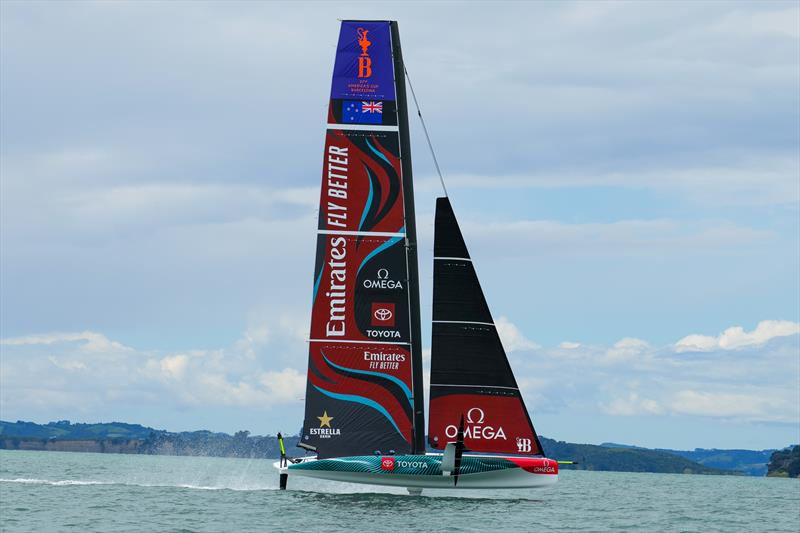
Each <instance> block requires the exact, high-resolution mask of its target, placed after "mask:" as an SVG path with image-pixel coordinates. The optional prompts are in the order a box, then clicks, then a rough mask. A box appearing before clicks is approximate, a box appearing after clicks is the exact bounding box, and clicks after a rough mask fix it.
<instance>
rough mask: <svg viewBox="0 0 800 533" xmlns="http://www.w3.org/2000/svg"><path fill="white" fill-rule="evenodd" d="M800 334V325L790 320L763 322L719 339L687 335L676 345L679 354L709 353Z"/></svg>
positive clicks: (732, 330) (735, 328)
mask: <svg viewBox="0 0 800 533" xmlns="http://www.w3.org/2000/svg"><path fill="white" fill-rule="evenodd" d="M798 333H800V324H798V323H796V322H791V321H788V320H763V321H761V322H759V323H758V325H757V326H756V328H755V329H754V330H753V331H749V332H748V331H745V330H744V328H742V327H741V326H733V327H730V328H728V329H726V330H725V331H723V332H722V333H721V334H720V335H719V336H717V337H710V336H707V335H698V334H693V335H687V336H686V337H684V338H682V339H681V340H679V341H678V342H676V343H675V351H677V352H679V353H680V352H707V351H710V350H715V349H722V350H734V349H737V348H743V347H746V346H753V345H758V344H763V343H765V342H768V341H770V340H772V339H774V338H777V337H786V336H789V335H796V334H798Z"/></svg>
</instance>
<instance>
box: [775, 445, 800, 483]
mask: <svg viewBox="0 0 800 533" xmlns="http://www.w3.org/2000/svg"><path fill="white" fill-rule="evenodd" d="M767 476H769V477H793V478H797V477H800V445H798V446H792V447H791V448H786V449H785V450H778V451H776V452H775V453H773V454H772V457H771V458H770V461H769V465H768V471H767Z"/></svg>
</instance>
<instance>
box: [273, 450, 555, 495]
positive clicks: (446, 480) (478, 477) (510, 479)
mask: <svg viewBox="0 0 800 533" xmlns="http://www.w3.org/2000/svg"><path fill="white" fill-rule="evenodd" d="M425 457H426V458H428V459H429V460H430V459H432V460H433V461H436V462H438V463H439V464H441V457H442V456H441V455H427V456H425ZM476 459H479V458H478V457H475V456H471V457H467V456H465V457H464V460H465V461H469V460H476ZM489 459H505V458H495V457H491V458H489ZM539 460H540V461H549V463H550V464H552V465H554V466H553V467H550V470H551V471H550V472H547V473H544V472H543V473H538V472H531V471H530V470H526V469H524V468H503V469H497V470H490V471H484V472H474V473H462V474H460V475H459V476H458V483H457V484H456V483H454V478H453V477H452V476H450V475H448V474H447V473H441V472H438V474H431V473H424V474H404V473H396V472H386V471H377V472H354V471H344V470H342V469H339V468H330V469H329V468H320V469H310V468H306V467H302V466H301V467H297V466H295V465H291V466H290V467H289V468H286V467H281V465H280V463H279V462H276V463H275V464H274V465H275V468H277V469H278V470H279V471H280V473H282V474H288V475H289V477H290V478H291V477H293V476H302V477H309V478H316V479H325V480H329V481H340V482H345V483H359V484H367V485H382V486H390V487H406V488H414V489H424V488H429V489H516V488H541V487H548V486H550V485H553V484H555V483H556V482H557V481H558V467H557V463H556V461H553V460H548V459H539ZM317 461H318V460H317V459H316V458H308V459H304V460H303V461H302V463H300V464H302V465H306V466H307V467H311V466H315V465H312V464H311V463H313V462H317ZM321 462H327V463H329V464H331V465H332V466H334V467H335V466H337V465H338V464H341V465H342V466H344V467H347V466H349V465H351V464H353V463H357V462H359V458H355V457H353V458H348V457H344V458H339V459H326V460H323V461H321ZM292 466H294V468H292ZM298 466H299V465H298Z"/></svg>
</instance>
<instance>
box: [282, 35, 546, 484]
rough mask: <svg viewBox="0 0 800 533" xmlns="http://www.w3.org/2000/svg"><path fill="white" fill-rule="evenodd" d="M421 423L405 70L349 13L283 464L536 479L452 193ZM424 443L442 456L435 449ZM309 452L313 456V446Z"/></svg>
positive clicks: (528, 426) (483, 480) (331, 475)
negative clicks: (298, 383) (294, 447)
mask: <svg viewBox="0 0 800 533" xmlns="http://www.w3.org/2000/svg"><path fill="white" fill-rule="evenodd" d="M433 261H434V279H433V317H432V319H433V323H432V344H431V372H430V381H431V383H430V405H429V420H428V426H427V442H426V438H425V437H426V427H425V413H424V394H423V376H422V345H421V333H420V329H421V328H420V304H419V275H418V268H417V236H416V221H415V215H414V189H413V180H412V167H411V152H410V142H409V131H408V110H407V101H406V82H405V69H404V67H403V57H402V51H401V48H400V38H399V32H398V25H397V23H396V22H394V21H354V20H346V21H343V22H342V23H341V29H340V34H339V42H338V46H337V51H336V61H335V65H334V71H333V83H332V89H331V98H330V105H329V110H328V124H327V132H326V137H325V152H324V164H323V173H322V190H321V197H320V209H319V222H318V231H317V248H316V264H315V268H314V283H313V303H312V313H311V331H310V338H309V358H308V381H307V389H306V397H305V419H304V422H303V429H302V435H301V436H300V442H299V444H298V446H299V447H301V448H303V449H305V450H306V454H307V455H306V456H305V457H302V458H295V459H291V460H289V461H287V460H285V458H284V459H282V461H280V462H278V463H275V466H276V467H277V468H278V469H279V471H280V478H281V488H285V487H286V483H287V479H288V477H289V476H305V477H312V478H322V479H327V480H334V481H343V482H350V483H366V484H373V485H390V486H400V487H406V488H408V490H409V492H411V493H412V494H417V493H419V492H421V489H423V488H458V489H462V488H463V489H468V488H517V487H542V486H547V485H551V484H553V483H555V482H556V481H557V480H558V462H557V461H555V460H553V459H548V458H546V457H545V456H544V451H543V449H542V445H541V443H540V442H539V438H538V436H537V434H536V431H535V430H534V427H533V424H532V423H531V419H530V417H529V416H528V411H527V409H526V408H525V403H524V401H523V398H522V395H521V393H520V390H519V387H518V385H517V382H516V380H515V378H514V374H513V372H512V369H511V366H510V365H509V362H508V359H507V358H506V354H505V351H504V350H503V345H502V343H501V341H500V337H499V336H498V333H497V327H496V325H495V323H494V321H493V319H492V315H491V312H490V311H489V307H488V305H487V303H486V300H485V298H484V295H483V291H482V290H481V285H480V282H479V280H478V277H477V275H476V273H475V269H474V267H473V264H472V259H471V257H470V255H469V252H468V250H467V246H466V244H465V242H464V238H463V236H462V234H461V230H460V228H459V225H458V221H457V219H456V216H455V214H454V212H453V209H452V206H451V204H450V201H449V199H448V198H447V197H446V196H445V197H442V198H438V199H437V200H436V217H435V236H434V259H433ZM426 445H428V446H430V448H431V449H433V450H437V452H433V453H427V452H426ZM309 454H310V455H309Z"/></svg>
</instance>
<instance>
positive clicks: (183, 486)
mask: <svg viewBox="0 0 800 533" xmlns="http://www.w3.org/2000/svg"><path fill="white" fill-rule="evenodd" d="M0 483H26V484H30V485H52V486H66V485H124V486H129V487H146V488H176V489H192V490H235V491H261V490H275V488H274V487H258V486H256V487H226V486H216V487H215V486H208V485H192V484H189V483H177V484H171V483H130V482H125V481H86V480H79V479H62V480H58V481H53V480H49V479H34V478H15V479H5V478H0Z"/></svg>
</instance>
